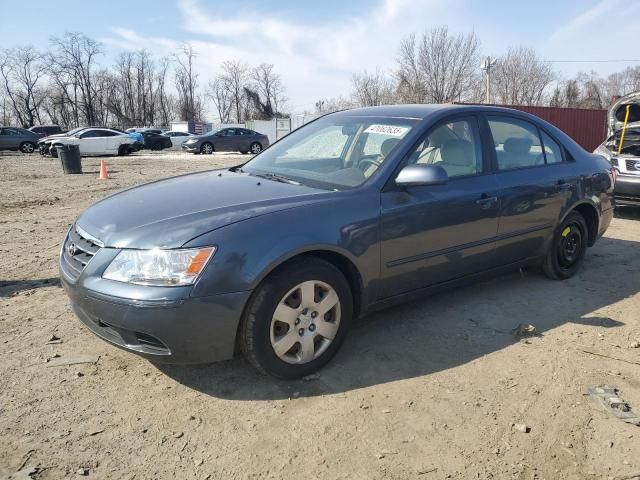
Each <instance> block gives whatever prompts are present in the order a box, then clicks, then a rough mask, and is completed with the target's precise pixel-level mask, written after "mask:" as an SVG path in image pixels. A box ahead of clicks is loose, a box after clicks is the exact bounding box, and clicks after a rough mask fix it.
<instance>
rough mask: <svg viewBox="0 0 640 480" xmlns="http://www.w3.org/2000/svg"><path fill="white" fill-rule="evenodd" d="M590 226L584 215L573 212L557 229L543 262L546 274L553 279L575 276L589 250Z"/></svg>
mask: <svg viewBox="0 0 640 480" xmlns="http://www.w3.org/2000/svg"><path fill="white" fill-rule="evenodd" d="M588 231H589V230H588V228H587V222H586V221H585V219H584V217H583V216H582V215H581V214H580V213H578V212H575V211H574V212H571V213H570V214H569V215H568V216H567V218H565V220H564V221H563V222H562V224H561V225H560V228H558V230H557V231H556V233H555V235H554V237H553V242H552V244H551V246H550V247H549V252H548V253H547V257H546V258H545V260H544V263H543V264H542V270H543V271H544V273H545V275H546V276H547V277H549V278H551V279H553V280H566V279H567V278H571V277H573V275H575V273H576V272H577V271H578V269H579V267H580V263H581V262H582V259H583V258H584V255H585V253H586V251H587V243H588V239H589V237H588V235H589V234H588Z"/></svg>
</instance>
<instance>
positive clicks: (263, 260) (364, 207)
mask: <svg viewBox="0 0 640 480" xmlns="http://www.w3.org/2000/svg"><path fill="white" fill-rule="evenodd" d="M379 209H380V194H379V192H374V193H370V194H363V193H362V192H361V193H360V194H359V195H350V194H346V195H344V196H341V197H340V198H333V199H329V200H326V201H322V202H318V203H316V204H312V205H306V206H300V207H295V208H290V209H287V210H282V211H278V212H274V213H270V214H267V215H262V216H259V217H254V218H250V219H247V220H244V221H241V222H238V223H234V224H232V225H228V226H226V227H222V228H220V229H217V230H214V231H212V232H209V233H207V234H204V235H202V236H200V237H198V238H196V239H194V240H191V241H190V242H189V243H187V244H186V245H185V247H192V246H203V245H216V247H217V248H218V250H217V251H216V254H215V256H214V257H213V259H212V261H211V262H210V263H209V265H207V267H206V268H205V270H204V272H203V274H202V277H201V278H200V280H199V281H198V282H197V283H196V285H195V287H194V289H193V292H192V295H193V296H207V295H216V294H222V293H232V292H240V291H248V290H253V289H255V288H256V287H257V286H258V285H259V284H260V282H261V281H262V280H264V278H265V277H266V276H267V275H268V274H269V273H271V272H272V271H273V270H274V269H275V268H276V267H277V266H279V265H281V264H282V263H284V262H286V261H287V260H290V259H291V258H293V257H295V256H297V255H301V254H304V253H308V252H312V251H319V250H320V251H325V252H326V251H328V252H334V253H336V254H339V255H342V256H343V257H345V258H347V259H348V260H349V261H351V262H352V263H353V265H354V266H355V267H356V269H357V270H358V272H359V274H360V277H361V279H362V287H363V291H368V290H367V289H368V286H369V284H370V283H371V282H372V281H373V280H375V279H376V278H378V277H379V274H380V240H379V212H380V210H379Z"/></svg>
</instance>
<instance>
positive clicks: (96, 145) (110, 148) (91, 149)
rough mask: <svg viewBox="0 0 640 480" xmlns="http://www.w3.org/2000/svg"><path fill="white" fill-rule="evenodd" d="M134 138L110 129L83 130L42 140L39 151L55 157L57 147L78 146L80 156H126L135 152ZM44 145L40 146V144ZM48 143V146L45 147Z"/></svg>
mask: <svg viewBox="0 0 640 480" xmlns="http://www.w3.org/2000/svg"><path fill="white" fill-rule="evenodd" d="M135 141H136V140H135V138H132V137H131V136H129V135H128V134H127V133H125V132H122V131H120V130H115V129H112V128H85V129H83V130H80V131H78V132H77V133H74V134H73V135H68V136H62V137H49V138H46V139H43V140H42V141H41V142H40V143H41V151H42V150H43V149H46V152H44V153H49V154H50V155H52V156H57V152H56V149H55V147H57V146H58V145H78V147H79V148H80V155H82V156H87V155H127V154H129V153H131V152H132V151H134V150H135V147H134V144H135ZM43 142H44V143H45V145H42V143H43ZM47 143H48V146H47V145H46V144H47Z"/></svg>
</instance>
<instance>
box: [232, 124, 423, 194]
mask: <svg viewBox="0 0 640 480" xmlns="http://www.w3.org/2000/svg"><path fill="white" fill-rule="evenodd" d="M415 123H416V120H414V119H406V118H388V117H356V116H354V117H345V116H334V115H330V116H327V117H323V118H321V119H319V120H316V121H315V122H313V123H310V124H309V125H306V126H304V127H302V128H300V129H298V130H295V131H293V132H292V133H290V134H289V135H287V136H286V137H284V138H283V139H282V140H280V141H279V142H278V143H276V144H274V145H273V146H271V147H270V148H269V149H267V150H265V151H264V152H263V153H261V154H260V155H258V156H257V157H255V158H254V159H252V160H251V161H249V162H248V163H246V164H245V165H244V166H243V167H242V171H243V172H248V173H251V174H254V175H263V176H267V177H271V178H274V176H276V177H279V178H280V179H283V178H284V179H290V180H293V181H296V182H298V183H302V184H308V185H311V186H314V187H318V188H330V189H336V188H337V189H343V188H353V187H357V186H359V185H362V184H363V183H364V182H366V181H367V180H368V179H369V178H370V177H372V176H373V175H375V173H376V172H377V171H378V170H379V168H380V165H382V163H383V162H384V161H385V159H386V158H388V156H389V154H390V153H391V152H392V151H393V150H394V149H395V148H396V146H397V145H398V144H399V143H400V141H401V140H402V139H403V138H404V137H405V136H406V135H407V134H408V133H409V131H410V130H411V128H413V126H414V125H415Z"/></svg>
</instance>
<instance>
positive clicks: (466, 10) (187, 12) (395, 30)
mask: <svg viewBox="0 0 640 480" xmlns="http://www.w3.org/2000/svg"><path fill="white" fill-rule="evenodd" d="M25 10H28V11H29V12H31V13H30V14H29V16H28V18H29V28H25V23H24V19H25V13H26V12H25ZM612 24H613V25H614V26H613V27H611V25H612ZM439 26H447V27H449V30H450V31H451V32H453V33H468V32H471V31H474V32H475V33H476V34H477V35H478V37H479V38H480V41H481V44H482V51H483V53H484V54H485V55H491V56H494V57H495V56H500V55H502V54H504V53H506V51H507V50H508V48H509V47H515V46H520V45H524V46H527V47H531V48H533V49H535V50H536V52H537V53H538V54H539V55H540V56H541V57H542V58H543V59H545V60H550V61H556V60H599V61H602V60H619V59H623V60H639V61H637V62H626V63H625V62H610V63H604V62H599V63H598V62H594V63H574V62H559V63H554V68H555V69H556V71H557V72H558V73H559V75H560V77H561V78H562V77H564V78H568V77H570V76H572V75H574V74H575V73H577V72H578V71H596V72H598V73H600V74H602V75H606V74H608V73H611V72H614V71H618V70H621V69H623V68H624V67H626V66H629V65H634V64H636V63H640V50H639V49H638V48H637V45H638V32H640V0H564V1H563V0H536V1H526V2H523V1H513V0H511V1H509V0H483V1H480V0H317V1H305V0H299V1H294V0H263V1H254V0H242V1H241V2H239V1H230V0H227V1H216V0H154V1H151V0H136V1H135V2H131V1H126V2H125V1H123V0H110V1H101V2H93V1H86V0H58V1H51V0H30V1H29V2H28V3H27V4H21V3H20V2H15V1H10V0H0V46H1V47H11V46H15V45H34V46H35V47H37V48H42V49H44V48H47V46H48V44H49V40H50V38H51V36H55V35H60V34H62V33H63V32H65V31H79V32H82V33H84V34H86V35H88V36H90V37H92V38H94V39H97V40H99V41H100V42H102V43H103V45H104V50H105V56H104V59H103V60H102V61H103V62H104V63H105V64H107V63H109V62H110V61H112V60H113V59H115V57H117V55H118V54H119V53H121V52H123V51H126V50H138V49H141V48H145V49H148V50H149V51H151V52H152V53H154V54H157V55H159V56H162V55H169V54H172V53H175V52H177V49H178V46H179V45H180V44H181V43H184V42H189V43H191V44H192V45H194V47H195V50H196V52H197V55H198V58H197V60H196V62H197V69H198V72H199V75H200V82H201V83H202V84H206V83H207V82H208V81H209V80H210V79H211V78H213V77H214V76H215V74H216V73H217V72H218V71H219V65H220V64H221V63H222V62H223V61H225V60H231V59H233V60H235V59H241V60H244V61H246V62H247V63H249V64H251V65H257V64H259V63H263V62H266V63H273V64H275V68H276V71H277V72H278V73H280V74H281V76H282V78H283V81H284V84H285V87H286V90H287V96H288V98H289V101H288V104H287V107H288V110H289V111H290V112H292V113H298V112H303V111H305V110H313V105H314V103H315V101H317V100H318V99H320V98H327V97H334V96H339V95H343V96H348V94H349V91H350V89H351V76H352V74H353V72H359V71H362V70H369V71H373V70H375V69H376V68H377V67H379V68H381V69H382V70H383V71H391V70H392V69H394V67H395V65H396V58H397V53H398V47H399V44H400V41H401V40H402V39H403V38H405V37H406V36H407V35H408V34H410V33H412V32H416V33H420V32H422V31H424V30H428V29H430V28H433V27H439Z"/></svg>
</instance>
